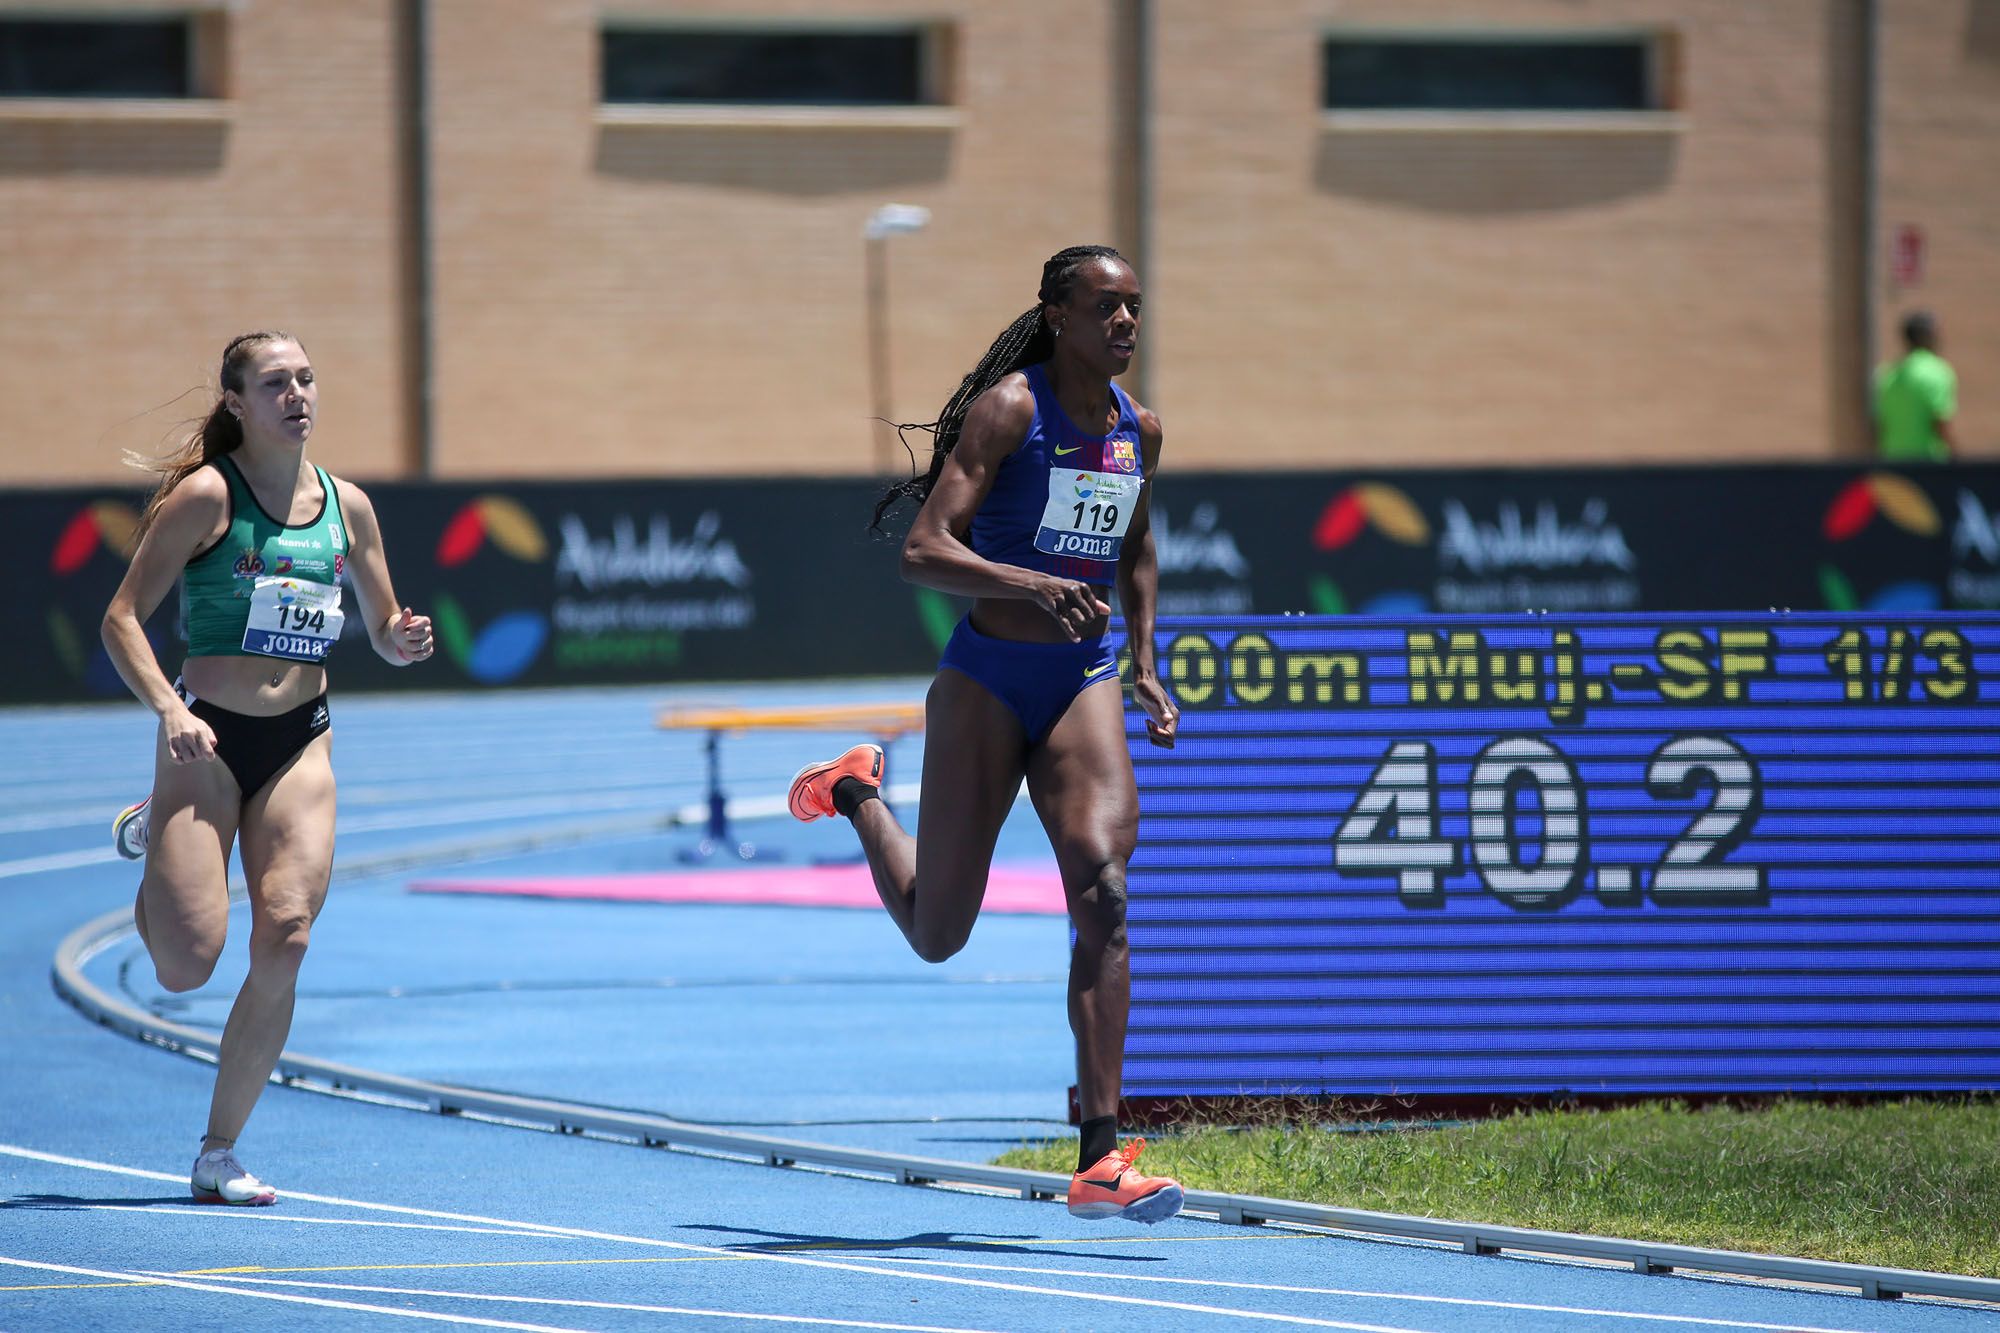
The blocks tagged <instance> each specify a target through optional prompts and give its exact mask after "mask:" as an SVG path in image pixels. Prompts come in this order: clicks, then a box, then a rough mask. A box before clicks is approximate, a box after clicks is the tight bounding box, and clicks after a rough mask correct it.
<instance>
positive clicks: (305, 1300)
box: [0, 1254, 589, 1333]
mask: <svg viewBox="0 0 2000 1333" xmlns="http://www.w3.org/2000/svg"><path fill="white" fill-rule="evenodd" d="M0 1264H9V1265H12V1266H13V1267H15V1268H34V1269H40V1270H41V1271H42V1272H45V1273H68V1274H70V1275H72V1276H74V1277H94V1278H102V1279H106V1280H109V1281H112V1282H132V1283H136V1284H138V1285H140V1286H147V1287H175V1288H178V1289H180V1290H182V1291H198V1292H201V1293H202V1294H203V1295H205V1296H241V1297H244V1298H245V1299H247V1300H253V1301H282V1302H284V1303H285V1304H287V1305H316V1306H319V1307H320V1308H322V1309H327V1310H357V1311H359V1312H361V1313H363V1314H390V1315H396V1316H397V1317H399V1318H402V1319H427V1320H430V1321H432V1322H434V1323H440V1324H474V1325H477V1326H478V1327H480V1328H511V1329H519V1330H522V1333H589V1330H588V1329H580V1328H559V1327H556V1326H555V1325H552V1324H517V1323H511V1322H509V1321H507V1320H502V1319H481V1318H478V1317H477V1316H475V1315H455V1314H432V1313H430V1312H429V1311H427V1310H399V1309H397V1308H396V1307H395V1306H393V1305H361V1304H358V1303H356V1302H354V1301H335V1300H328V1299H327V1298H325V1297H323V1296H291V1295H287V1294H286V1293H284V1292H282V1291H245V1290H243V1289H242V1288H241V1287H231V1286H226V1285H224V1284H221V1283H212V1282H188V1281H186V1280H184V1279H181V1278H172V1277H157V1276H154V1275H153V1274H150V1273H119V1272H112V1271H108V1270H106V1269H102V1268H77V1267H75V1266H73V1265H71V1264H47V1263H39V1262H37V1261H36V1260H33V1259H15V1258H11V1257H9V1256H8V1255H4V1254H0Z"/></svg>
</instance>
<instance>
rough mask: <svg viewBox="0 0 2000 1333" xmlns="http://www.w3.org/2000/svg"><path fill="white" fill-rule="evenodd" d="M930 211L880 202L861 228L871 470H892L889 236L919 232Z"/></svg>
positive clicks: (884, 474) (917, 207) (885, 472)
mask: <svg viewBox="0 0 2000 1333" xmlns="http://www.w3.org/2000/svg"><path fill="white" fill-rule="evenodd" d="M930 220H931V211H930V210H929V209H928V208H923V207H920V206H919V205H917V204H884V205H882V206H881V207H880V208H878V209H876V210H875V211H874V212H873V213H871V214H870V215H869V217H868V223H867V225H866V226H864V227H863V228H862V229H861V239H862V241H863V242H864V244H865V248H866V251H867V263H868V411H869V415H870V416H872V417H874V418H875V471H876V473H877V474H878V475H881V476H887V475H889V473H890V471H891V470H892V460H893V457H894V449H895V439H896V432H895V428H894V427H893V426H892V425H891V424H889V423H891V422H892V421H894V420H895V415H894V413H893V411H892V410H891V404H890V397H889V238H890V237H891V236H896V235H899V234H902V233H905V232H912V231H922V230H923V229H924V226H925V224H927V223H928V222H929V221H930Z"/></svg>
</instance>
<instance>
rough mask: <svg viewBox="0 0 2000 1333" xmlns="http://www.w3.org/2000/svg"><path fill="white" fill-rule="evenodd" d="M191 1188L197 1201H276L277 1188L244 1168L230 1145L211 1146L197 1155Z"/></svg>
mask: <svg viewBox="0 0 2000 1333" xmlns="http://www.w3.org/2000/svg"><path fill="white" fill-rule="evenodd" d="M188 1192H189V1193H190V1194H192V1195H194V1197H195V1201H196V1202H198V1203H239V1204H264V1203H276V1202H277V1201H278V1191H276V1190H274V1189H272V1188H271V1187H270V1186H269V1185H266V1184H265V1183H264V1182H263V1181H261V1180H259V1179H257V1177H255V1176H253V1175H251V1174H250V1173H249V1172H248V1171H245V1170H244V1169H243V1163H241V1162H239V1161H237V1160H236V1153H235V1151H234V1150H233V1149H230V1148H211V1149H209V1150H208V1151H207V1152H205V1153H203V1154H202V1155H201V1156H199V1157H197V1158H195V1159H194V1170H192V1171H190V1172H188Z"/></svg>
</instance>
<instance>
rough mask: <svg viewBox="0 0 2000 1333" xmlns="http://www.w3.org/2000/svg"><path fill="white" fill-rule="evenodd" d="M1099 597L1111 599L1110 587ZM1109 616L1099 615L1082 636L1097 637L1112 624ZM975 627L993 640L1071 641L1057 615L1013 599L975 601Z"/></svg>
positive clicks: (989, 598) (973, 613)
mask: <svg viewBox="0 0 2000 1333" xmlns="http://www.w3.org/2000/svg"><path fill="white" fill-rule="evenodd" d="M1096 593H1097V599H1098V600H1099V601H1101V602H1105V603H1107V604H1108V603H1109V602H1110V601H1111V590H1110V589H1109V588H1098V589H1096ZM1110 624H1111V617H1110V616H1109V615H1103V616H1099V617H1098V618H1097V619H1096V620H1094V621H1092V622H1091V623H1090V624H1089V625H1087V626H1085V627H1084V629H1083V633H1082V635H1081V637H1082V638H1085V639H1094V638H1097V637H1098V636H1099V635H1101V634H1103V633H1104V631H1105V630H1106V629H1108V628H1109V627H1110ZM972 628H974V629H976V630H978V631H979V632H980V633H981V634H984V635H985V636H986V637H987V638H989V639H1013V640H1014V641H1016V642H1018V643H1069V642H1071V641H1072V640H1071V639H1070V637H1069V636H1068V635H1067V634H1064V633H1063V632H1062V626H1061V625H1058V624H1057V623H1056V622H1055V617H1053V616H1051V615H1050V614H1049V613H1048V612H1046V611H1044V610H1042V608H1041V607H1040V606H1038V605H1036V604H1035V603H1034V602H1024V601H1019V600H1016V599H1011V598H1002V597H981V598H979V599H978V600H976V601H974V602H973V604H972Z"/></svg>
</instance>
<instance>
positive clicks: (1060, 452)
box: [1056, 444, 1083, 458]
mask: <svg viewBox="0 0 2000 1333" xmlns="http://www.w3.org/2000/svg"><path fill="white" fill-rule="evenodd" d="M1081 448H1083V446H1082V445H1080V444H1072V445H1071V446H1070V447H1069V448H1067V449H1065V448H1063V447H1062V446H1061V445H1057V446H1056V457H1057V458H1061V457H1062V456H1063V455H1064V454H1073V453H1075V452H1076V451H1077V450H1079V449H1081Z"/></svg>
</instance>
